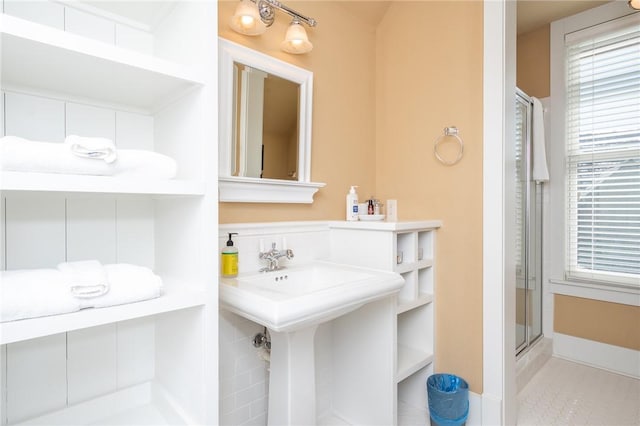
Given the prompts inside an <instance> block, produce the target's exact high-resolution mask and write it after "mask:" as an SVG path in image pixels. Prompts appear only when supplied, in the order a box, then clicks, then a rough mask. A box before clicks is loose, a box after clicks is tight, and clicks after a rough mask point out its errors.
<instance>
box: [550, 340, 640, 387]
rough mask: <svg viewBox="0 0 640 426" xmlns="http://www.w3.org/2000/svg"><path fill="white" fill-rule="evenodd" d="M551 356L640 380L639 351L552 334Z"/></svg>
mask: <svg viewBox="0 0 640 426" xmlns="http://www.w3.org/2000/svg"><path fill="white" fill-rule="evenodd" d="M553 354H554V356H556V357H558V358H564V359H566V360H569V361H575V362H579V363H581V364H586V365H589V366H592V367H597V368H602V369H604V370H608V371H612V372H614V373H618V374H624V375H625V376H630V377H634V378H636V379H640V351H636V350H633V349H627V348H623V347H620V346H614V345H609V344H606V343H600V342H595V341H593V340H587V339H582V338H580V337H574V336H569V335H566V334H560V333H554V334H553Z"/></svg>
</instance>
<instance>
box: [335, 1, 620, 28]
mask: <svg viewBox="0 0 640 426" xmlns="http://www.w3.org/2000/svg"><path fill="white" fill-rule="evenodd" d="M392 1H405V0H391V1H389V0H387V1H375V0H373V1H372V0H350V1H341V2H340V3H341V4H342V5H343V7H344V8H345V9H346V10H347V12H349V13H350V14H353V15H354V16H357V17H358V18H359V19H361V20H363V21H365V22H367V23H369V24H371V25H373V26H377V25H378V24H379V23H380V21H381V20H382V18H383V17H384V15H385V13H387V9H388V8H389V5H390V4H391V3H392ZM445 1H457V0H445ZM609 1H611V0H606V1H598V0H517V15H518V18H517V19H518V24H517V25H518V34H523V33H527V32H529V31H532V30H535V29H538V28H540V27H542V26H544V25H546V24H548V23H550V22H553V21H555V20H558V19H561V18H565V17H567V16H571V15H575V14H576V13H579V12H582V11H584V10H587V9H591V8H593V7H597V6H600V5H602V4H604V3H608V2H609Z"/></svg>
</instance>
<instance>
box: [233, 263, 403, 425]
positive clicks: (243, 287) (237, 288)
mask: <svg viewBox="0 0 640 426" xmlns="http://www.w3.org/2000/svg"><path fill="white" fill-rule="evenodd" d="M403 283H404V279H403V278H402V277H401V276H400V275H398V274H396V273H393V272H386V271H378V270H374V269H367V268H359V267H355V266H347V265H341V264H337V263H330V262H322V261H314V262H311V263H308V264H304V265H300V266H296V267H292V268H287V269H282V270H280V271H270V272H263V273H255V274H246V275H245V274H242V275H239V276H238V277H237V278H230V279H229V278H223V279H222V280H221V285H220V305H221V306H222V307H223V308H225V309H227V310H230V311H231V312H235V313H236V314H238V315H241V316H243V317H245V318H248V319H250V320H252V321H254V322H257V323H258V324H262V325H264V326H266V327H267V328H268V329H269V330H270V332H271V364H270V369H269V370H270V373H269V408H268V417H267V424H268V425H269V426H275V425H278V426H282V425H288V426H299V425H306V426H313V425H315V424H316V406H315V404H316V396H315V370H316V368H315V360H314V335H315V332H316V329H317V328H318V324H320V323H323V322H326V321H330V320H332V319H334V318H337V317H339V316H341V315H344V314H346V313H348V312H351V311H353V310H355V309H357V308H359V307H361V306H362V305H364V304H366V303H369V302H373V301H375V300H379V299H382V298H384V297H388V296H391V295H393V294H394V293H396V292H398V291H399V290H400V287H401V286H402V284H403Z"/></svg>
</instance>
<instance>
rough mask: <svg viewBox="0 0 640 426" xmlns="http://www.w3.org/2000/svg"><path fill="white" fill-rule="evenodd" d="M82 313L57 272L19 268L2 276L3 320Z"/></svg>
mask: <svg viewBox="0 0 640 426" xmlns="http://www.w3.org/2000/svg"><path fill="white" fill-rule="evenodd" d="M79 310H80V301H79V300H78V299H77V298H75V297H73V295H72V294H71V293H70V292H69V286H68V285H67V282H66V280H65V278H64V275H63V274H62V273H61V272H60V271H58V270H57V269H19V270H14V271H2V272H1V273H0V321H2V322H5V321H15V320H19V319H25V318H36V317H42V316H48V315H57V314H65V313H68V312H75V311H79Z"/></svg>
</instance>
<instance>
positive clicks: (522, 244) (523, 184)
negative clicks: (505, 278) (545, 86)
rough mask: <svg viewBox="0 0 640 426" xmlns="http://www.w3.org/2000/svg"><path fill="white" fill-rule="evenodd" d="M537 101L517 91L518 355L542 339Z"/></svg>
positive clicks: (541, 198)
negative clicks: (535, 144)
mask: <svg viewBox="0 0 640 426" xmlns="http://www.w3.org/2000/svg"><path fill="white" fill-rule="evenodd" d="M532 124H533V102H532V99H531V98H530V97H529V96H528V95H527V94H526V93H524V92H523V91H521V90H520V89H517V90H516V135H515V136H516V137H515V145H516V146H515V155H516V159H515V160H516V173H515V179H516V185H515V188H516V190H515V191H516V212H515V215H516V347H515V351H516V355H518V354H520V353H524V352H525V351H526V349H527V348H529V347H530V346H531V345H532V344H533V343H534V342H535V341H536V340H538V339H539V338H540V337H542V207H543V206H542V200H543V197H542V190H543V184H541V183H536V181H535V180H534V179H533V173H532V172H533V161H532V159H533V138H532V136H533V132H532V129H533V126H532Z"/></svg>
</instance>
